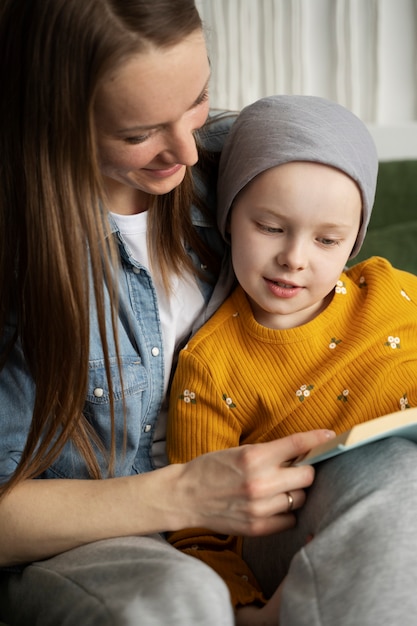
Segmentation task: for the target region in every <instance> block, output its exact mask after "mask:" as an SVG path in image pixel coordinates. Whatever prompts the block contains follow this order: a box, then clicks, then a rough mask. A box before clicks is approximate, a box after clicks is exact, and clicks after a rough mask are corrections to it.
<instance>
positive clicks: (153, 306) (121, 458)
mask: <svg viewBox="0 0 417 626" xmlns="http://www.w3.org/2000/svg"><path fill="white" fill-rule="evenodd" d="M232 121H233V118H231V117H227V118H221V119H220V120H219V121H217V122H215V123H214V124H210V125H209V126H208V127H206V128H204V129H203V130H202V131H201V132H200V133H199V134H200V141H201V143H202V144H203V145H204V147H206V148H207V149H209V150H214V151H220V150H221V147H222V145H223V141H224V137H225V136H226V134H227V132H228V129H229V127H230V125H231V123H232ZM195 182H196V185H197V187H199V190H200V192H202V193H204V196H205V198H206V199H207V202H208V203H209V206H210V207H211V208H212V209H213V211H214V210H215V198H216V194H215V190H212V189H211V190H210V189H203V187H202V183H201V180H198V179H196V181H195ZM192 217H193V223H194V225H195V227H196V228H197V229H198V230H199V232H200V234H201V235H202V237H203V238H204V239H205V241H206V242H207V243H208V244H209V245H210V246H212V247H214V248H215V249H216V250H217V251H222V250H223V248H224V245H223V242H222V240H221V238H220V235H219V234H218V232H217V230H216V229H215V228H213V227H211V226H210V225H209V224H208V223H207V221H206V219H205V218H204V216H203V215H202V214H201V213H200V212H199V211H198V209H197V208H196V207H192ZM111 225H112V230H113V236H114V237H116V239H117V242H118V245H119V250H120V258H121V268H120V272H119V275H118V276H117V281H118V285H119V287H120V314H119V318H118V333H119V337H118V341H119V353H120V359H121V367H122V381H123V389H122V385H121V381H120V376H119V368H118V364H117V358H116V350H115V346H114V341H113V337H112V333H111V332H109V337H108V341H109V355H110V366H111V378H112V385H113V399H114V407H115V428H116V467H115V473H114V475H115V476H122V475H129V474H134V473H141V472H147V471H149V470H151V469H153V467H154V464H153V460H152V454H151V453H152V442H153V436H154V432H155V427H156V422H157V418H158V415H159V413H160V410H161V405H162V402H163V389H164V354H163V350H164V347H163V342H162V331H161V323H160V319H159V311H158V303H157V296H156V290H155V286H154V284H153V282H152V278H151V276H150V274H149V272H148V271H147V269H145V268H144V267H143V266H141V265H140V264H138V263H137V262H136V261H135V260H134V259H133V258H132V257H131V255H130V252H129V249H128V248H127V246H126V245H125V243H124V241H123V238H122V235H121V234H120V232H119V231H118V229H117V226H116V225H115V223H114V222H111ZM188 253H189V254H190V256H191V258H192V259H193V263H194V265H195V266H196V267H200V261H199V259H198V258H197V256H196V255H195V253H194V252H193V251H192V250H188ZM224 270H225V271H224V272H222V273H221V277H220V280H219V281H218V283H217V284H216V286H215V288H214V289H213V287H212V286H211V285H210V283H209V282H204V281H199V285H200V289H201V292H202V294H203V296H204V300H205V302H206V308H205V311H204V314H203V315H202V316H201V317H200V319H198V320H196V322H195V326H194V328H193V332H195V330H197V328H198V327H199V326H200V325H201V324H202V323H203V322H204V321H205V320H206V319H208V317H210V315H211V314H212V313H213V312H214V311H215V310H216V309H217V308H218V306H219V305H220V304H221V302H222V301H223V300H224V299H225V297H226V296H227V295H228V292H229V291H230V287H231V282H232V280H233V277H232V274H231V272H230V265H229V262H228V254H227V251H226V252H225V256H224ZM92 301H94V300H93V299H92ZM106 322H107V328H108V329H110V328H111V323H110V308H109V306H107V307H106ZM90 323H91V331H90V362H89V379H88V390H87V398H86V402H85V407H84V414H85V416H86V417H87V419H88V420H89V422H90V423H91V424H92V425H93V427H94V429H95V430H96V432H97V433H98V434H99V436H100V438H101V440H102V441H103V443H104V446H105V448H106V449H107V450H109V449H110V397H109V389H108V384H107V377H106V372H105V366H104V358H103V349H102V345H101V340H100V336H99V330H98V324H97V319H96V311H95V310H94V308H92V310H91V312H90ZM13 332H14V324H13V321H10V323H9V325H8V326H7V327H6V333H5V336H4V337H3V338H2V340H1V343H2V342H3V341H4V340H5V339H6V341H7V339H8V337H11V336H12V334H13ZM73 340H76V338H74V339H73ZM62 376H65V372H62ZM34 399H35V385H34V382H33V380H32V378H31V376H30V374H29V372H28V368H27V366H26V363H25V359H24V355H23V352H22V348H21V345H20V342H19V340H18V341H17V342H16V343H15V345H14V347H13V349H12V351H11V353H10V355H9V357H8V361H7V363H6V365H5V367H4V368H3V369H2V371H0V481H1V482H4V481H5V480H6V479H7V478H9V477H10V475H11V474H12V473H13V472H14V470H15V469H16V466H17V464H18V462H19V459H20V456H21V454H22V451H23V448H24V445H25V442H26V438H27V435H28V432H29V428H30V424H31V418H32V411H33V406H34ZM124 409H125V415H126V425H127V433H126V435H127V441H126V448H125V452H124V453H123V433H124V412H123V411H124ZM98 460H99V462H100V466H101V469H102V473H103V476H104V477H105V476H106V472H107V462H106V460H105V459H103V458H102V457H100V456H99V457H98ZM87 477H88V472H87V469H86V466H85V463H84V461H83V460H82V458H81V457H80V455H79V453H78V451H77V450H76V448H75V447H74V445H73V444H72V443H71V442H68V443H67V444H66V445H65V447H64V449H63V451H62V453H61V454H60V456H59V457H58V458H57V459H56V461H55V462H54V464H53V465H52V466H51V467H50V468H49V469H48V470H47V471H46V472H45V473H44V474H42V476H41V477H40V478H87Z"/></svg>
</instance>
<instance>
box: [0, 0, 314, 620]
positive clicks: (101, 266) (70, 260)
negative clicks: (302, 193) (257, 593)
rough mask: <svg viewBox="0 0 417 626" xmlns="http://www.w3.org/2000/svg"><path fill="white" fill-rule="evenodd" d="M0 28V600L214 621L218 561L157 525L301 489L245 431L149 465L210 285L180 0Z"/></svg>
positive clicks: (215, 520)
mask: <svg viewBox="0 0 417 626" xmlns="http://www.w3.org/2000/svg"><path fill="white" fill-rule="evenodd" d="M0 48H1V61H0V63H1V70H0V72H1V74H0V75H1V82H2V85H3V87H2V93H3V97H2V99H1V105H0V106H1V107H2V110H1V113H2V115H1V121H2V128H1V147H2V151H1V152H2V170H1V188H2V201H1V244H0V249H1V270H0V276H1V279H0V280H1V282H0V284H1V294H2V298H1V322H0V324H1V337H2V339H1V359H2V369H1V374H0V389H1V391H0V395H1V410H0V424H1V425H0V441H1V444H0V447H1V452H0V474H1V479H2V498H1V500H0V529H1V532H0V537H1V538H0V554H1V557H0V558H1V565H2V566H3V567H9V568H10V567H14V568H15V569H14V570H13V571H11V572H8V573H5V572H3V574H2V577H1V592H0V606H1V609H0V610H1V611H2V615H1V617H2V618H3V619H6V620H7V621H8V622H9V623H13V624H15V623H16V624H29V623H30V624H33V623H34V622H36V620H37V619H41V620H42V624H43V625H44V626H46V625H47V624H63V623H71V624H81V623H82V624H84V625H86V624H100V625H101V626H102V625H103V624H106V623H112V624H113V623H118V624H121V623H131V624H136V623H139V622H140V623H143V624H152V623H164V624H166V623H171V624H174V623H178V624H196V623H198V624H231V623H233V616H232V611H231V607H230V602H229V597H228V593H227V590H226V588H225V587H224V586H223V583H222V582H221V581H220V579H219V578H218V577H217V576H216V575H215V574H214V573H213V572H212V571H211V570H210V569H209V568H205V567H204V568H202V567H200V565H199V564H198V563H197V562H195V561H194V560H193V559H190V558H184V557H183V556H182V555H181V554H180V553H179V552H176V551H175V550H174V549H173V548H171V547H170V546H168V544H167V543H166V542H165V540H163V539H162V537H161V536H159V535H155V533H159V532H161V531H165V530H172V529H178V528H181V527H183V526H190V525H201V524H202V523H203V520H204V523H207V522H208V520H209V519H210V521H209V524H210V525H212V526H213V528H215V529H216V530H218V531H219V532H223V531H224V532H229V531H231V530H233V531H234V532H247V533H255V532H268V531H270V530H273V531H275V530H280V529H282V528H288V527H289V526H291V525H292V524H293V523H294V518H293V515H291V514H287V509H288V498H287V496H286V495H285V491H287V490H289V489H290V490H291V493H292V498H293V499H294V504H295V506H296V507H297V506H300V505H301V504H302V502H303V501H304V495H303V492H302V491H301V488H303V487H306V486H307V485H309V484H310V483H311V480H312V477H313V471H312V469H311V468H307V469H300V470H298V469H297V470H295V469H294V470H289V469H285V470H281V469H280V470H279V471H278V468H276V470H274V469H272V468H269V470H268V471H269V472H270V473H271V472H272V473H273V474H274V475H275V474H276V477H275V478H276V481H275V484H274V486H273V487H272V489H270V490H269V493H265V494H262V496H257V497H254V496H253V495H251V494H250V493H247V491H248V485H249V486H250V485H251V484H252V482H254V481H256V480H259V479H260V478H261V477H262V474H263V473H264V472H265V468H263V467H262V468H259V467H250V466H249V463H250V461H251V459H252V457H253V453H249V454H247V453H243V454H242V453H241V451H239V450H236V451H230V452H226V453H223V454H221V455H213V456H212V457H210V458H206V459H199V460H197V462H195V463H192V464H189V465H184V466H172V467H164V468H161V469H158V470H157V471H154V472H150V470H152V469H154V466H155V461H154V460H153V458H152V452H153V451H152V445H154V451H155V450H156V452H157V453H158V452H159V448H160V447H161V445H160V440H161V439H163V433H162V434H160V433H159V430H161V431H163V424H160V425H158V424H157V417H158V415H159V413H160V412H161V405H162V402H163V399H164V396H165V393H166V389H167V384H168V380H169V372H170V369H171V362H172V360H173V358H174V352H175V348H176V344H180V343H181V342H182V341H183V340H184V338H185V337H186V336H187V335H188V334H189V332H190V330H191V328H192V326H193V325H198V323H201V322H199V321H198V318H201V319H203V318H204V317H205V316H206V315H208V314H209V311H210V310H213V309H214V308H215V306H216V305H217V302H220V301H221V299H222V298H224V296H225V295H226V293H227V285H225V286H224V287H223V288H222V289H218V290H217V291H216V292H215V293H214V294H213V295H212V292H213V282H214V277H215V274H216V273H217V272H218V265H219V262H220V261H221V248H219V243H218V241H216V239H215V232H214V228H213V227H212V225H211V223H212V221H213V219H212V218H213V215H210V214H209V215H208V216H206V214H205V212H204V210H203V209H204V207H202V210H201V211H198V210H197V208H196V207H195V209H194V211H193V216H192V217H193V222H192V220H191V213H190V205H191V200H192V185H191V178H190V167H191V166H193V165H194V164H195V163H196V161H197V157H198V155H197V147H196V142H195V138H194V132H195V131H196V130H197V129H199V128H200V127H201V126H202V125H203V124H204V122H205V121H206V118H207V114H208V93H207V90H208V81H209V77H210V67H209V62H208V59H207V51H206V46H205V41H204V37H203V32H202V27H201V22H200V19H199V16H198V13H197V11H196V8H195V6H194V2H192V1H191V0H174V1H173V0H166V1H162V0H149V1H144V0H136V1H134V2H125V1H123V2H122V1H117V0H91V1H89V2H84V0H51V1H46V2H45V0H38V1H34V2H31V3H28V2H26V1H25V0H22V1H19V0H18V1H16V0H10V1H6V2H3V3H2V7H1V13H0ZM12 68H13V69H12ZM11 70H12V71H11ZM229 123H230V122H226V123H223V124H222V125H220V126H216V127H214V128H213V130H212V131H211V136H212V138H211V142H212V144H213V148H214V149H217V150H219V147H220V146H221V140H222V136H224V134H225V132H226V131H227V127H228V125H229ZM208 141H209V138H207V139H206V143H207V142H208ZM207 148H210V145H209V143H207ZM197 182H198V181H197ZM200 184H201V180H200ZM203 199H204V198H203ZM109 213H111V214H110V215H109ZM146 220H147V221H146ZM194 224H196V227H195V226H194ZM132 231H133V234H132ZM146 232H147V236H146ZM146 248H148V250H149V255H146V254H145V253H144V251H146ZM157 301H159V307H158V306H157V304H156V303H157ZM173 329H175V330H173ZM86 399H87V400H86ZM325 437H326V434H323V433H313V434H309V435H305V436H302V437H300V438H296V439H293V440H290V441H288V442H278V443H277V445H276V446H273V447H271V449H270V452H269V454H270V455H271V458H273V459H274V464H275V463H276V462H277V460H278V461H281V460H282V462H284V461H286V460H288V459H289V458H292V457H293V456H295V455H296V454H298V453H299V452H301V451H303V450H304V451H305V450H307V449H308V448H309V447H311V445H312V444H313V443H316V442H318V441H321V440H323V438H325ZM156 456H157V458H160V456H161V455H159V456H158V454H157V455H156ZM159 464H161V462H159ZM239 466H240V467H241V472H240V474H236V467H239ZM219 475H221V478H222V485H221V487H220V488H219V481H218V477H219ZM203 477H204V481H203ZM34 478H39V480H33V479H34ZM104 478H107V480H100V479H104ZM57 479H59V480H57ZM233 502H234V503H235V505H234V506H233V509H234V510H233V511H231V510H230V503H233ZM150 534H154V536H153V537H146V538H145V537H144V536H145V535H150ZM142 536H143V537H142ZM116 537H118V538H121V537H123V539H115V538H116ZM55 555H58V556H56V557H55ZM51 557H52V558H51ZM54 557H55V558H54ZM28 563H33V565H26V564H28ZM86 564H88V569H87V568H86ZM38 616H42V617H38ZM63 616H65V618H64V617H63Z"/></svg>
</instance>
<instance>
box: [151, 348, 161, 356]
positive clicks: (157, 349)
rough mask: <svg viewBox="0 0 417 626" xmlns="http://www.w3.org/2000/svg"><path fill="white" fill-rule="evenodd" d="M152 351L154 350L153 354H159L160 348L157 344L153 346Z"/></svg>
mask: <svg viewBox="0 0 417 626" xmlns="http://www.w3.org/2000/svg"><path fill="white" fill-rule="evenodd" d="M151 352H152V356H158V354H159V348H157V347H156V346H155V347H154V348H152V350H151Z"/></svg>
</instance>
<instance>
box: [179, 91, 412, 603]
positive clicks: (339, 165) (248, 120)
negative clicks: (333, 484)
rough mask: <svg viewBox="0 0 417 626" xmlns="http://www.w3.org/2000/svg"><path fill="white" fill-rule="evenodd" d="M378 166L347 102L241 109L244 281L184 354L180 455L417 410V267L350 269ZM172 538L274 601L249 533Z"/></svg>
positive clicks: (228, 152)
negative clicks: (253, 564) (248, 545)
mask: <svg viewBox="0 0 417 626" xmlns="http://www.w3.org/2000/svg"><path fill="white" fill-rule="evenodd" d="M377 167H378V158H377V154H376V150H375V147H374V144H373V141H372V138H371V136H370V134H369V133H368V131H367V129H366V127H365V125H364V124H363V123H362V122H361V121H360V120H359V119H358V118H357V117H356V116H354V115H353V114H352V113H351V112H350V111H348V110H346V109H345V108H344V107H342V106H340V105H338V104H335V103H333V102H330V101H327V100H323V99H321V98H317V97H310V96H273V97H268V98H264V99H262V100H260V101H258V102H255V103H254V104H252V105H250V106H248V107H246V108H245V109H244V110H243V111H242V113H241V114H240V116H239V117H238V119H237V121H236V122H235V123H234V125H233V127H232V131H231V133H230V136H229V137H228V139H227V142H226V145H225V147H224V149H223V153H222V158H221V162H220V176H219V187H218V204H219V226H220V229H221V232H222V234H223V236H224V237H225V238H226V239H227V240H230V244H231V255H232V262H233V267H234V271H235V274H236V277H237V280H238V282H239V286H237V288H236V290H235V291H234V293H233V294H232V295H231V297H230V298H229V299H228V300H227V301H226V302H225V303H224V305H223V306H222V307H221V308H220V309H219V310H218V311H217V313H216V314H215V315H214V316H213V317H212V318H211V319H210V320H209V321H208V323H207V324H206V325H205V326H204V327H203V328H202V329H201V330H200V331H199V332H198V333H197V335H196V336H195V337H194V338H193V339H192V340H190V342H189V343H188V345H187V346H186V347H185V348H184V350H183V351H182V352H181V355H180V359H179V363H178V368H177V370H176V374H175V377H174V380H173V385H172V390H171V407H170V419H169V432H168V453H169V457H170V461H171V462H174V463H178V462H180V463H182V462H185V461H188V460H189V459H191V458H193V457H195V456H197V455H201V454H204V453H206V452H208V451H210V450H216V449H221V448H228V447H232V446H236V445H239V444H241V445H243V444H253V443H256V442H261V441H268V440H272V439H275V438H280V437H283V436H285V435H288V434H290V433H294V432H297V431H305V430H309V429H314V428H329V429H334V430H335V431H336V432H337V433H340V432H342V431H344V430H346V429H348V428H350V427H351V426H353V425H354V424H356V423H358V422H362V421H365V420H369V419H372V418H374V417H378V416H380V415H383V414H385V413H390V412H393V411H396V410H400V409H406V408H408V407H410V406H416V405H417V350H416V346H417V277H416V276H413V275H411V274H408V273H405V272H403V271H400V270H397V269H394V268H393V267H392V266H391V265H390V264H389V263H388V261H386V260H384V259H382V258H378V257H374V258H371V259H369V260H367V261H364V262H363V263H360V264H358V265H356V266H354V267H353V268H352V269H349V270H345V265H346V262H347V260H348V259H349V258H352V257H354V256H355V255H356V254H357V253H358V252H359V250H360V247H361V245H362V242H363V239H364V237H365V233H366V229H367V226H368V223H369V219H370V214H371V209H372V205H373V201H374V193H375V187H376V178H377ZM290 502H291V500H289V503H290ZM171 542H172V543H173V544H174V545H176V546H177V547H180V548H181V549H182V550H185V551H186V552H188V553H189V554H193V555H194V556H197V557H199V558H201V559H202V560H204V561H205V562H206V563H208V564H209V565H211V566H212V567H214V568H215V569H216V570H217V571H218V572H219V573H220V574H221V575H222V576H223V577H224V579H225V580H226V582H227V583H228V585H229V589H230V591H231V595H232V599H233V602H234V604H235V605H245V604H250V603H256V602H258V601H262V600H263V599H262V595H261V593H260V591H259V588H258V585H257V583H256V580H255V578H254V576H253V574H252V572H251V571H250V570H249V568H248V567H247V566H246V564H245V563H244V562H243V560H242V558H241V541H240V540H239V539H238V538H235V537H224V536H223V537H219V536H214V535H210V534H209V533H207V532H205V531H200V533H198V531H193V532H190V531H183V532H180V533H174V534H173V535H172V537H171ZM197 546H198V548H199V550H197ZM277 582H279V581H277Z"/></svg>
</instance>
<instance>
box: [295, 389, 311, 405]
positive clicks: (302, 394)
mask: <svg viewBox="0 0 417 626" xmlns="http://www.w3.org/2000/svg"><path fill="white" fill-rule="evenodd" d="M312 389H314V385H301V387H300V388H299V389H297V391H296V392H295V395H296V396H297V397H298V399H299V401H300V402H304V400H305V399H306V398H308V396H309V395H310V391H311V390H312Z"/></svg>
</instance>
